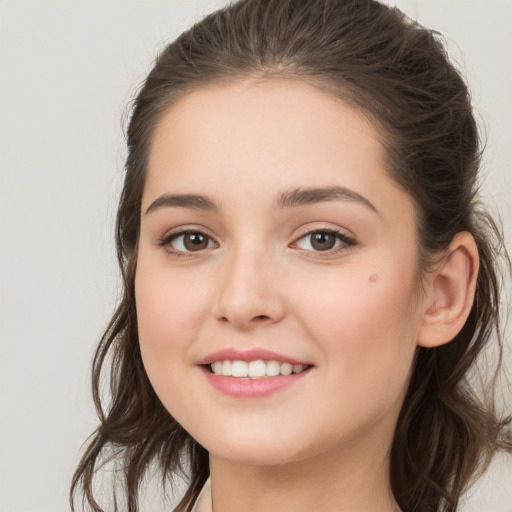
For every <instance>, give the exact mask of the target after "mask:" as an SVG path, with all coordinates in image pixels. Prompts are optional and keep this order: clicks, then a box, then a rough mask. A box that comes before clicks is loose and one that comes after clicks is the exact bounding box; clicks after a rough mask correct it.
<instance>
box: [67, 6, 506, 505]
mask: <svg viewBox="0 0 512 512" xmlns="http://www.w3.org/2000/svg"><path fill="white" fill-rule="evenodd" d="M249 75H251V76H252V75H256V76H262V77H269V76H277V77H293V78H297V79H302V80H307V81H308V82H311V83H313V84H314V85H317V86H319V87H322V88H324V89H325V90H327V91H328V92H329V93H331V94H335V95H337V96H338V97H339V98H341V99H343V100H344V101H346V102H348V103H350V104H351V105H353V106H354V107H356V108H357V109H359V110H360V111H361V112H363V113H364V114H365V115H367V116H369V117H370V118H371V120H372V121H373V122H374V123H376V124H377V125H378V126H379V128H380V133H381V134H382V143H383V145H384V147H385V149H386V155H387V168H388V172H389V174H390V175H391V176H392V178H393V179H395V180H396V182H397V183H399V184H400V185H401V186H402V187H403V188H404V189H405V190H406V191H407V192H408V193H409V194H410V196H411V197H412V198H413V200H414V202H415V205H416V208H417V212H418V233H419V236H418V238H419V249H420V255H421V264H422V269H423V270H426V269H427V268H428V266H429V265H430V263H431V258H430V256H431V255H432V254H434V253H437V254H439V252H440V251H443V250H446V249H447V248H448V246H449V244H450V242H451V240H452V239H453V237H454V236H455V234H456V233H458V232H460V231H469V232H471V233H472V234H473V236H474V238H475V240H476V243H477V246H478V251H479V257H480V272H479V275H478V282H477V288H476V295H475V300H474V304H473V307H472V310H471V313H470V315H469V318H468V320H467V322H466V323H465V325H464V327H463V329H462V330H461V332H460V333H459V334H458V335H457V336H456V337H455V338H454V339H453V340H452V341H451V342H450V343H449V344H447V345H444V346H441V347H438V348H432V349H427V348H421V347H420V348H418V349H417V353H416V357H415V361H414V368H413V374H412V378H411V382H410V386H409V390H408V393H407V396H406V398H405V401H404V404H403V407H402V411H401V413H400V416H399V419H398V423H397V426H396V431H395V436H394V440H393V444H392V448H391V485H392V489H393V492H394V495H395V498H396V500H397V502H398V504H399V505H400V507H401V508H402V510H404V511H406V512H433V511H438V512H449V511H454V510H455V509H456V507H457V504H458V502H459V499H460V496H461V494H462V492H463V491H464V490H465V489H466V488H467V487H468V485H469V483H470V482H471V480H472V479H473V478H474V477H475V476H476V475H478V474H479V472H481V471H482V470H483V469H484V468H485V467H486V465H487V464H488V462H489V460H490V458H491V456H492V455H493V453H494V452H495V451H496V449H498V448H499V447H503V448H509V449H510V447H511V445H510V442H509V441H507V440H506V439H505V426H506V424H507V421H505V420H504V419H500V417H499V414H497V412H496V408H495V405H494V398H493V396H492V393H489V391H492V390H493V389H494V386H495V377H496V374H493V375H492V376H491V378H490V379H489V382H488V383H487V387H485V386H484V387H483V388H482V389H481V390H480V391H481V393H480V394H479V393H478V392H477V390H475V388H474V386H473V385H472V378H471V377H472V375H473V373H472V372H473V371H474V368H475V365H476V362H477V358H478V356H479V354H480V353H481V352H482V351H483V349H484V348H485V347H487V346H489V344H490V343H493V344H494V346H495V347H496V350H497V354H498V363H497V369H496V371H497V370H498V369H499V365H500V363H501V353H502V335H501V327H500V321H499V320H500V299H501V296H502V290H501V281H500V276H501V275H505V274H504V271H503V269H501V270H500V266H499V262H500V260H501V261H507V256H506V251H505V249H504V245H503V241H502V236H501V234H500V231H499V229H498V227H497V225H496V223H495V222H494V221H493V219H492V218H491V217H490V215H489V214H488V213H486V212H485V210H484V209H483V208H482V206H481V204H480V203H479V201H478V197H477V189H478V186H479V182H478V179H477V178H478V176H477V173H478V170H479V166H480V153H481V143H480V141H479V137H478V131H477V127H476V123H475V119H474V115H473V111H472V107H471V101H470V96H469V92H468V90H467V87H466V85H465V82H464V80H463V79H462V77H461V75H460V73H459V72H458V71H457V70H456V68H455V67H454V66H453V65H452V64H451V63H450V61H449V58H448V56H447V54H446V52H445V50H444V47H443V44H442V40H441V38H440V36H439V35H438V34H436V33H435V32H432V31H429V30H427V29H425V28H423V27H421V26H420V25H419V24H417V23H415V22H413V21H411V20H410V19H408V18H407V17H406V16H405V15H403V14H402V13H401V12H400V11H399V10H397V9H393V8H390V7H386V6H384V5H382V4H380V3H378V2H376V1H374V0H242V1H239V2H236V3H235V4H233V5H230V6H228V7H226V8H225V9H222V10H219V11H217V12H215V13H213V14H211V15H209V16H207V17H205V18H204V19H203V20H202V21H200V22H199V23H197V24H196V25H194V26H193V27H192V28H191V29H190V30H188V31H186V32H184V33H183V34H182V35H181V36H180V37H178V39H176V40H175V41H174V42H172V43H171V44H169V45H168V46H167V47H166V48H165V49H164V50H163V51H162V52H161V53H160V55H159V57H158V58H157V60H156V63H155V65H154V67H153V69H152V71H151V72H150V74H149V76H148V77H147V79H146V81H145V82H144V84H143V85H142V87H141V89H140V90H139V92H138V94H137V97H136V98H135V100H134V103H133V110H132V114H131V118H130V122H129V125H128V129H127V143H128V157H127V161H126V175H125V182H124V188H123V191H122V195H121V199H120V204H119V210H118V216H117V232H116V241H117V251H118V259H119V265H120V269H121V274H122V278H123V284H124V287H123V295H122V298H121V302H120V304H119V306H118V308H117V310H116V312H115V314H114V316H113V318H112V321H111V322H110V324H109V326H108V328H107V330H106V332H105V334H104V336H103V338H102V340H101V342H100V344H99V346H98V349H97V352H96V355H95V358H94V363H93V375H92V377H93V379H92V383H93V396H94V402H95V404H96V408H97V412H98V416H99V419H100V425H99V427H98V428H97V429H96V431H95V432H94V434H93V435H92V436H91V438H90V440H89V444H88V446H87V448H86V451H85V453H84V455H83V457H82V459H81V461H80V463H79V465H78V467H77V469H76V472H75V474H74V477H73V482H72V486H71V496H70V500H71V503H72V507H73V503H74V501H75V499H76V497H77V495H81V496H82V498H83V500H85V501H86V502H87V503H88V505H89V507H90V508H91V509H92V510H94V511H95V512H100V511H102V508H101V505H100V504H99V502H98V499H97V494H96V491H95V486H94V482H93V480H94V476H95V474H96V473H97V472H98V470H99V469H100V468H101V466H102V464H104V463H105V462H106V461H107V460H109V459H111V458H115V459H117V460H120V461H121V466H120V468H121V469H119V473H120V475H121V477H122V491H121V494H120V495H122V496H124V499H125V500H126V509H127V510H128V511H129V512H136V511H137V510H138V509H139V508H138V502H139V498H138V496H139V490H140V487H141V485H142V483H143V478H144V476H145V475H146V473H147V471H148V469H149V468H151V467H153V465H156V468H157V469H158V470H159V471H160V474H161V476H162V482H163V483H165V482H166V481H167V480H168V479H170V478H172V476H173V475H174V474H176V473H179V472H186V473H188V475H189V486H188V489H187V490H186V493H185V495H184V497H183V498H182V500H181V502H180V503H179V504H178V505H177V507H176V508H175V511H176V512H186V511H190V510H191V508H192V506H193V504H194V501H195V499H196V498H197V495H198V493H199V490H200V489H201V487H202V485H203V484H204V482H205V481H206V479H207V478H208V475H209V467H208V453H207V452H206V450H205V449H204V448H203V447H201V446H200V445H199V444H198V443H196V442H195V440H194V439H192V438H191V437H190V436H189V434H188V433H187V432H186V431H185V430H184V429H183V428H182V427H181V426H180V425H179V424H178V423H177V422H176V421H175V420H174V418H172V416H171V415H170V414H169V413H168V412H167V411H166V410H165V408H164V407H163V405H162V404H161V402H160V401H159V399H158V398H157V396H156V394H155V392H154V391H153V389H152V387H151V384H150V382H149V380H148V377H147V375H146V372H145V370H144V366H143V363H142V359H141V354H140V350H139V344H138V336H137V312H136V308H135V299H134V277H135V272H136V266H137V261H136V259H137V241H138V235H139V222H140V221H139V219H140V208H141V198H142V192H143V188H144V182H145V173H146V162H147V156H148V147H149V143H150V140H151V136H152V133H153V130H154V128H155V125H156V123H157V121H158V119H159V117H160V116H161V115H162V113H163V112H164V111H165V110H166V108H167V107H168V106H169V105H170V104H171V103H173V102H176V101H177V100H178V99H179V98H180V97H181V96H183V95H185V94H187V93H188V92H190V91H191V90H193V89H194V88H198V87H202V86H205V85H207V84H212V83H221V82H223V81H226V82H227V81H231V80H234V79H235V78H237V77H245V76H249ZM108 370H110V372H109V373H108ZM104 377H105V378H106V377H108V379H109V382H110V388H109V396H108V400H107V403H108V405H107V406H105V405H104V400H103V397H102V396H101V383H102V382H103V379H104ZM484 396H485V397H486V399H484V398H483V397H484ZM182 464H184V466H183V465H182Z"/></svg>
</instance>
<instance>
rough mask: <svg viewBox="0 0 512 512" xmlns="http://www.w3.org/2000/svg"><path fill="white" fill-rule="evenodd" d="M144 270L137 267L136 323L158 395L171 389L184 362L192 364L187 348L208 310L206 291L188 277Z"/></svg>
mask: <svg viewBox="0 0 512 512" xmlns="http://www.w3.org/2000/svg"><path fill="white" fill-rule="evenodd" d="M147 267H149V269H146V266H145V265H140V266H139V268H138V270H137V275H136V279H135V298H136V307H137V321H138V332H139V343H140V349H141V354H142V358H143V361H144V366H145V368H146V371H147V373H148V376H149V378H150V380H151V382H152V383H153V385H154V387H155V389H156V390H157V393H158V392H159V391H160V390H161V389H162V388H163V387H165V388H167V387H171V386H172V382H171V381H172V380H173V376H176V377H178V372H179V371H181V370H182V368H183V362H185V363H190V364H191V365H192V364H193V358H192V356H191V354H190V352H189V351H190V347H193V341H194V339H196V338H197V333H198V329H199V326H200V325H201V319H202V318H203V317H204V315H205V314H206V312H207V311H208V307H207V304H206V303H207V297H206V293H205V290H204V289H201V288H200V287H197V286H196V287H194V285H193V283H191V282H190V276H189V277H188V278H180V276H179V275H176V274H174V273H165V272H162V271H161V269H160V270H159V271H158V272H157V271H152V270H151V266H149V265H147ZM180 363H181V366H180Z"/></svg>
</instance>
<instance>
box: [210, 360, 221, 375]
mask: <svg viewBox="0 0 512 512" xmlns="http://www.w3.org/2000/svg"><path fill="white" fill-rule="evenodd" d="M212 370H213V373H216V374H217V375H222V361H215V363H212Z"/></svg>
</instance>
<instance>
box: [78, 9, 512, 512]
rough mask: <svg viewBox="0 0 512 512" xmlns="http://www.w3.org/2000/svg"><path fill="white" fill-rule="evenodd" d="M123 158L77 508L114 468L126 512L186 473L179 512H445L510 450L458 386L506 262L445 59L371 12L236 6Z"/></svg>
mask: <svg viewBox="0 0 512 512" xmlns="http://www.w3.org/2000/svg"><path fill="white" fill-rule="evenodd" d="M127 136H128V137H127V138H128V141H127V142H128V149H129V154H128V158H127V162H126V178H125V184H124V189H123V192H122V196H121V201H120V205H119V210H118V223H117V244H118V256H119V262H120V266H121V271H122V274H123V278H124V295H123V298H122V301H121V303H120V305H119V308H118V309H117V311H116V313H115V315H114V318H113V319H112V322H111V324H110V326H109V328H108V330H107V332H106V333H105V336H104V337H103V340H102V342H101V344H100V346H99V347H98V351H97V354H96V358H95V361H94V369H93V382H94V396H95V401H96V405H97V407H98V412H99V416H100V426H99V428H98V429H97V431H96V432H95V434H94V436H93V437H92V440H91V442H90V444H89V446H88V448H87V451H86V453H85V454H84V456H83V459H82V461H81V463H80V465H79V467H78V468H77V470H76V473H75V477H74V480H73V484H72V500H73V498H76V495H77V493H78V492H79V491H80V489H81V492H82V493H83V496H84V497H85V499H86V501H87V503H88V505H89V506H90V508H92V510H95V511H100V510H102V506H101V503H100V502H99V498H98V497H97V494H96V491H95V485H94V483H93V477H94V475H95V473H96V472H97V470H98V469H99V468H100V467H101V465H102V464H103V463H104V462H105V460H106V459H112V458H114V459H118V460H119V461H120V466H119V473H120V474H121V475H122V478H123V490H122V491H121V493H119V492H118V494H117V497H116V503H118V504H119V506H120V509H123V510H124V509H127V510H129V511H132V512H135V511H136V510H138V491H139V488H140V487H141V485H142V483H143V478H144V476H145V474H146V472H147V471H148V470H149V469H150V468H152V464H153V463H156V465H157V469H159V470H160V471H161V473H162V476H163V479H164V482H165V480H166V479H168V478H171V477H172V476H173V475H175V474H177V473H179V472H180V471H185V472H186V473H188V474H189V476H190V480H189V482H190V483H189V486H188V488H187V490H186V492H185V495H184V496H183V498H182V500H181V502H180V503H179V504H178V505H177V507H176V509H175V510H176V511H180V512H181V511H183V512H184V511H189V512H190V511H191V510H195V511H198V512H206V511H212V510H213V511H214V512H232V511H240V510H244V511H258V512H267V511H280V512H286V511H294V512H307V511H308V512H309V511H313V510H314V511H315V512H333V511H336V512H343V511H358V512H365V511H381V512H396V511H399V510H401V511H403V512H413V511H414V512H420V511H421V512H432V511H454V510H456V507H457V504H458V502H459V499H460V496H461V494H462V492H463V491H464V490H465V489H466V488H467V487H468V485H469V483H470V482H471V481H472V479H473V478H474V477H475V476H476V475H477V474H478V473H479V472H480V471H481V470H482V469H483V468H485V466H486V464H487V463H488V461H489V460H490V457H491V456H492V455H493V453H494V452H495V451H496V450H497V449H498V448H499V447H503V448H508V449H510V447H511V445H510V440H509V439H507V436H506V431H505V427H506V425H507V421H506V420H504V419H502V418H500V417H499V415H498V414H496V412H495V408H494V404H493V403H492V401H488V402H485V401H484V400H483V399H481V398H479V395H478V394H477V392H476V390H475V388H474V387H473V384H472V382H473V380H474V379H472V378H471V377H472V375H473V371H474V368H475V364H476V360H477V356H478V355H479V354H480V353H481V351H482V350H483V349H484V348H485V347H487V346H489V344H490V343H493V344H495V345H496V347H497V350H498V352H499V351H500V350H501V338H500V331H499V303H500V289H499V284H500V271H499V266H498V264H499V255H500V252H501V253H503V252H504V249H503V246H502V244H501V238H500V235H499V231H498V230H497V228H496V225H495V223H494V222H493V220H492V218H491V217H490V216H489V215H488V214H487V213H486V212H485V210H484V209H483V208H482V207H481V205H480V204H479V202H478V197H477V195H476V191H477V188H478V179H477V174H478V168H479V157H480V150H481V145H480V143H479V139H478V134H477V129H476V125H475V120H474V117H473V113H472V108H471V103H470V98H469V94H468V91H467V88H466V85H465V83H464V81H463V79H462V78H461V76H460V75H459V73H458V72H457V71H456V70H455V69H454V67H453V66H452V65H451V64H450V62H449V61H448V58H447V56H446V53H445V51H444V49H443V47H442V45H441V43H440V42H439V40H438V38H437V37H436V35H435V34H434V33H432V32H430V31H428V30H426V29H424V28H422V27H421V26H419V25H417V24H416V23H414V22H412V21H410V20H408V19H407V18H406V17H405V16H403V15H402V13H400V11H398V10H396V9H391V8H389V7H386V6H384V5H382V4H380V3H378V2H375V1H371V0H319V1H313V0H284V1H283V0H243V1H241V2H237V3H235V4H233V5H231V6H229V7H227V8H225V9H223V10H220V11H218V12H217V13H214V14H212V15H210V16H208V17H207V18H205V19H204V20H203V21H201V22H200V23H198V24H197V25H195V26H194V27H192V29H190V30H189V31H187V32H185V33H184V34H182V35H181V36H180V37H179V38H178V39H177V40H176V41H175V42H173V43H171V44H170V45H169V46H168V47H167V48H165V50H164V51H163V52H162V53H161V54H160V56H159V58H158V59H157V62H156V64H155V66H154V68H153V70H152V71H151V73H150V74H149V76H148V77H147V79H146V81H145V83H144V84H143V86H142V88H141V89H140V91H139V93H138V95H137V98H136V100H135V103H134V108H133V112H132V116H131V120H130V124H129V127H128V133H127ZM109 363H110V372H111V373H110V385H111V392H112V396H111V401H110V403H109V406H108V407H107V408H105V407H104V406H103V405H102V403H101V400H100V392H99V389H100V381H101V377H102V375H103V373H104V372H105V371H106V367H107V365H108V364H109ZM492 386H493V382H491V383H490V384H489V387H488V388H487V391H489V390H492ZM481 391H486V390H485V389H484V390H481ZM487 395H488V393H487ZM123 498H124V499H125V501H126V503H125V504H123V505H121V503H122V499H123Z"/></svg>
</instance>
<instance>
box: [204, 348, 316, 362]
mask: <svg viewBox="0 0 512 512" xmlns="http://www.w3.org/2000/svg"><path fill="white" fill-rule="evenodd" d="M226 360H228V361H246V362H251V361H257V360H263V361H272V360H274V361H278V362H279V363H289V364H291V365H292V366H293V365H297V364H303V365H305V366H310V365H311V364H310V363H309V362H307V361H299V360H297V359H294V358H292V357H288V356H286V355H283V354H279V353H277V352H273V351H272V350H266V349H262V348H252V349H249V350H239V349H234V348H227V349H223V350H218V351H217V352H213V353H212V354H209V355H207V356H206V357H204V358H203V359H201V360H200V361H198V363H197V364H200V365H209V364H212V363H215V362H216V361H226Z"/></svg>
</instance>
